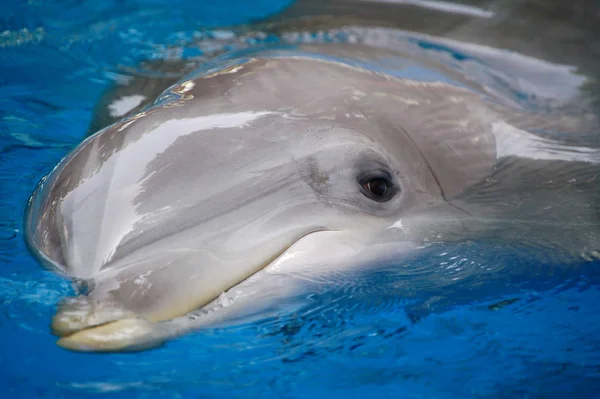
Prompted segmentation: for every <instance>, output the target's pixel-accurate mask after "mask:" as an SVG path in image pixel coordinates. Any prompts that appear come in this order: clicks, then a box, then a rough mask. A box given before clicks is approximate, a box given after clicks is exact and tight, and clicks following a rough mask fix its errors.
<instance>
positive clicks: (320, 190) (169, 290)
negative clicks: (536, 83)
mask: <svg viewBox="0 0 600 399" xmlns="http://www.w3.org/2000/svg"><path fill="white" fill-rule="evenodd" d="M410 62H411V61H410V60H407V58H406V55H405V54H400V53H395V52H393V51H391V50H382V49H371V48H367V47H364V46H360V45H342V44H330V45H313V46H299V47H298V46H284V47H281V48H263V49H258V50H254V51H244V52H241V53H237V54H234V55H227V56H226V57H221V58H219V59H217V60H215V61H214V62H212V63H208V64H207V65H205V66H204V67H202V68H200V69H199V70H197V71H195V72H193V73H192V74H190V75H187V76H186V77H184V78H183V79H181V80H179V81H178V82H176V83H175V84H173V85H171V86H170V87H168V88H166V90H164V91H163V92H162V93H161V94H160V95H158V96H157V97H156V98H155V99H154V101H153V102H152V103H150V104H148V105H145V106H144V107H142V108H141V109H137V110H136V111H135V112H134V113H132V114H128V115H127V116H125V117H124V118H123V119H121V120H119V121H117V122H115V123H113V124H111V125H110V126H108V127H106V128H104V129H102V130H100V131H99V132H97V133H96V134H94V135H92V136H90V137H88V138H87V139H85V140H84V141H83V142H82V143H81V144H80V145H78V146H77V147H76V148H75V149H74V150H73V151H72V152H71V153H70V154H68V155H67V156H66V157H65V158H64V159H63V160H62V161H61V162H60V163H59V164H58V165H57V166H56V167H55V168H54V169H53V170H52V172H51V173H50V174H49V175H48V176H46V177H45V178H43V179H42V181H41V182H40V184H39V186H38V187H37V189H36V191H35V192H34V194H33V195H32V197H31V199H30V203H29V207H28V213H27V216H26V238H27V242H28V246H29V248H30V249H31V250H32V252H33V253H34V254H35V256H37V257H38V259H40V261H41V262H42V263H43V264H44V265H46V266H47V267H50V268H52V269H53V270H56V271H58V272H59V273H62V274H64V275H65V276H68V277H69V278H71V279H73V280H74V281H75V282H76V283H77V287H79V289H80V295H79V296H77V297H75V298H68V299H67V300H65V301H64V302H63V303H62V304H61V305H59V307H58V311H57V313H56V315H55V316H54V317H53V320H52V325H51V327H52V331H53V333H54V334H55V335H57V336H58V337H59V340H58V344H59V345H61V346H63V347H65V348H68V349H72V350H77V351H100V352H102V351H125V350H141V349H146V348H151V347H154V346H157V345H160V344H161V343H163V342H165V341H167V340H168V339H171V338H173V337H176V336H179V335H181V334H183V333H185V332H188V331H191V330H193V329H196V328H199V327H202V326H205V325H210V324H211V323H214V322H216V321H219V320H224V319H226V318H227V317H235V315H236V314H237V313H238V312H240V311H241V309H242V308H246V309H252V308H255V307H257V306H262V305H264V304H265V303H269V302H273V301H277V300H278V298H281V296H282V295H289V294H290V293H294V292H297V291H298V290H299V289H300V288H301V286H302V282H303V281H305V280H306V279H318V278H326V279H327V278H328V279H333V280H335V279H337V278H340V277H339V276H340V273H341V274H343V272H344V271H347V270H364V269H366V268H369V267H375V266H376V265H378V264H381V263H382V262H402V260H403V259H409V258H410V257H411V256H414V254H415V253H416V251H417V250H418V248H422V247H423V245H424V244H425V243H427V242H432V241H436V240H437V241H439V240H460V239H463V238H464V237H472V236H475V235H476V236H479V237H490V238H493V239H510V240H520V241H527V242H531V243H535V244H536V245H538V244H539V245H540V246H541V247H543V248H548V247H552V246H553V245H554V244H556V243H557V245H560V246H561V247H562V248H564V249H565V250H566V252H567V253H570V254H580V253H584V252H585V253H586V254H597V252H595V250H596V249H597V248H596V247H595V245H596V243H597V237H598V223H597V222H598V213H597V212H598V206H597V204H598V202H597V199H598V195H597V194H598V193H597V190H595V187H596V186H597V184H596V176H597V175H598V172H600V168H599V167H598V165H599V162H600V153H599V151H598V150H597V149H595V148H587V147H577V146H573V145H566V144H561V143H559V142H557V141H554V140H552V139H550V138H547V137H544V136H543V135H534V134H533V133H531V132H529V131H526V130H524V129H521V128H519V127H518V126H515V124H513V123H511V122H510V121H511V118H512V119H513V120H518V119H519V118H514V115H515V114H518V111H517V110H510V109H506V107H505V106H503V105H502V104H501V103H499V102H495V101H494V100H493V99H490V98H489V96H486V95H484V93H482V92H480V91H479V90H478V88H477V87H475V86H473V85H472V84H471V83H469V82H467V81H462V82H461V81H453V80H451V79H450V80H446V81H444V79H442V78H441V77H443V76H444V75H443V74H441V73H440V74H437V75H435V74H434V75H432V76H439V77H440V78H439V79H434V78H432V79H430V80H421V81H416V80H411V79H408V78H407V77H405V76H402V74H401V73H400V74H398V73H395V72H394V70H392V69H391V68H388V67H386V66H389V65H394V66H396V67H397V70H402V69H403V66H407V67H408V66H409V64H410ZM520 117H521V118H523V116H522V115H521V116H520ZM583 183H585V187H584V186H582V185H581V184H583ZM588 187H592V188H591V189H590V188H588ZM523 193H525V194H523ZM557 204H558V205H557ZM560 204H563V205H564V204H566V205H564V206H562V207H561V209H562V211H560V212H558V211H556V212H555V211H554V210H555V209H556V208H552V206H555V205H556V206H559V205H560ZM574 204H581V206H575V205H574ZM569 205H570V207H569ZM548 206H549V207H550V208H552V209H553V211H548V209H550V208H548ZM568 209H570V210H568ZM502 223H504V224H502ZM499 226H500V227H499ZM519 226H525V227H522V228H520V227H519ZM532 226H533V227H532ZM569 229H570V230H569ZM566 231H574V232H582V233H581V234H570V235H567V237H566V236H565V232H566ZM588 256H593V255H588ZM240 289H241V291H240ZM232 292H237V293H238V294H239V295H237V296H239V297H240V298H241V299H240V298H238V299H236V303H235V304H234V306H223V304H222V303H221V304H219V303H218V301H219V298H220V297H222V296H223V295H226V293H232ZM224 293H225V294H224ZM215 304H216V305H215ZM211 306H212V308H211ZM198 309H212V310H210V311H206V312H204V313H198ZM194 315H195V316H194ZM198 315H201V316H202V317H197V316H198ZM192 316H194V317H192Z"/></svg>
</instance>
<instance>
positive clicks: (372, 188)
mask: <svg viewBox="0 0 600 399" xmlns="http://www.w3.org/2000/svg"><path fill="white" fill-rule="evenodd" d="M378 175H379V176H372V175H371V176H365V177H363V178H362V179H359V184H360V186H361V190H360V191H361V192H362V193H363V194H364V195H365V196H366V197H367V198H370V199H372V200H374V201H377V202H386V201H389V200H390V199H392V197H393V196H394V195H395V194H396V188H395V187H394V185H393V184H392V181H391V179H390V178H389V177H387V176H381V175H380V174H378Z"/></svg>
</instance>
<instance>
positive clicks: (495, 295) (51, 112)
mask: <svg viewBox="0 0 600 399" xmlns="http://www.w3.org/2000/svg"><path fill="white" fill-rule="evenodd" d="M250 3H252V4H250ZM288 3H289V1H288V0H262V1H254V2H250V1H246V0H222V1H220V2H218V3H217V2H200V1H192V0H188V1H185V0H179V1H171V2H168V4H169V5H168V6H166V5H164V4H167V2H161V1H156V0H155V1H151V0H143V1H142V0H138V1H116V0H114V1H109V0H107V1H89V2H82V1H74V0H71V1H66V0H64V1H56V2H54V3H53V4H51V3H49V2H43V1H39V2H37V1H31V2H16V1H8V0H4V1H2V2H1V9H2V16H0V81H1V84H0V301H1V303H2V307H1V310H2V312H1V313H0V396H1V397H3V398H20V397H53V398H54V397H60V398H62V397H76V398H83V397H96V396H98V395H100V394H103V395H109V396H110V397H123V398H131V397H141V398H146V397H148V398H154V397H174V398H188V397H189V398H212V397H229V398H237V397H240V398H248V397H250V398H254V397H277V398H288V397H289V398H292V397H293V398H301V397H305V398H316V397H336V398H337V397H345V398H355V397H356V398H363V397H374V396H377V397H390V398H452V397H490V398H501V397H510V398H513V397H527V398H530V397H536V398H537V397H544V398H563V397H566V396H567V395H569V396H571V397H577V398H594V397H600V318H599V317H598V314H600V268H599V266H600V263H598V262H596V263H593V262H588V263H581V264H577V265H574V266H572V267H565V268H560V267H559V268H555V267H553V268H547V269H546V268H544V265H543V264H539V263H537V264H536V261H535V259H533V260H532V259H529V260H523V258H517V257H512V256H510V255H506V253H508V250H507V249H506V248H496V247H493V248H486V247H485V243H481V244H479V245H480V246H476V248H477V249H473V246H467V245H464V246H461V245H457V246H456V247H452V248H448V249H446V250H443V251H442V250H440V251H438V252H435V253H432V254H431V256H430V257H428V260H427V262H428V264H429V265H430V266H431V265H437V264H439V265H447V264H449V263H450V264H454V266H455V267H454V268H440V270H443V271H442V272H440V273H442V274H444V273H445V274H444V276H443V277H447V278H452V277H453V276H456V283H454V284H451V285H444V286H443V287H440V286H427V285H426V284H425V285H421V286H418V287H416V288H415V289H413V290H410V289H406V287H410V285H411V283H412V282H411V278H410V276H414V275H417V274H418V272H419V270H421V269H418V268H417V269H415V270H413V271H412V272H411V271H410V270H409V269H404V270H402V269H401V270H398V268H396V269H394V268H390V269H388V270H381V271H379V272H376V273H371V274H369V275H367V276H365V275H362V276H357V279H360V282H359V283H357V284H356V285H354V286H352V287H351V288H348V287H345V286H343V287H333V288H327V289H322V290H317V291H316V292H314V293H312V294H310V295H309V298H308V299H309V303H308V305H306V306H304V307H303V308H302V309H301V310H300V311H298V312H289V313H283V314H280V315H278V316H269V317H264V318H263V319H260V320H258V321H254V322H251V323H247V324H243V325H238V326H234V327H229V328H223V329H209V330H204V331H199V332H197V333H194V334H190V335H187V336H185V337H183V338H180V339H178V340H175V341H173V342H170V343H168V344H167V345H166V346H164V347H162V348H160V349H157V350H153V351H147V352H142V353H136V354H109V355H97V354H81V353H72V352H68V351H66V350H63V349H61V348H59V347H57V346H55V344H54V342H55V338H54V337H53V336H52V335H51V334H50V332H49V328H48V324H49V320H50V318H51V316H52V314H53V311H54V309H55V305H56V303H57V302H58V301H59V300H60V298H62V297H64V296H67V295H71V294H72V289H71V286H70V283H69V282H68V281H66V280H64V279H63V278H61V277H59V276H57V275H55V274H53V273H51V272H49V271H45V270H43V269H42V268H41V267H40V266H39V265H38V264H37V263H36V261H35V260H34V259H33V258H32V257H31V256H30V255H29V254H28V252H27V251H26V248H25V245H24V241H23V234H22V218H23V213H24V209H25V206H26V203H27V200H28V197H29V195H30V194H31V192H32V190H33V188H34V187H35V185H36V183H37V181H38V180H39V179H40V178H41V177H42V176H43V175H44V174H46V173H47V172H48V171H49V170H51V168H52V167H53V166H54V165H55V164H56V163H57V162H58V161H59V160H60V158H61V157H62V156H64V155H65V154H66V153H67V152H68V151H69V150H70V149H72V148H73V147H74V146H75V145H76V144H77V143H78V142H79V141H80V140H81V139H82V137H83V136H84V134H85V132H86V130H87V128H88V125H89V122H90V119H91V117H92V111H93V108H94V106H95V104H96V101H97V99H98V97H99V96H100V95H101V94H102V92H103V91H104V90H105V89H106V87H107V86H108V85H109V84H110V83H111V82H113V81H114V80H115V79H118V78H119V76H121V75H122V74H123V72H122V71H123V70H124V69H123V68H125V67H131V68H135V67H136V66H137V65H138V63H139V62H140V61H142V60H148V59H161V58H166V57H169V56H172V54H173V51H175V50H173V48H175V49H176V51H177V52H178V53H177V54H178V55H179V56H184V57H186V56H199V55H202V53H203V52H204V51H206V50H205V49H199V48H198V47H196V46H192V45H189V43H191V42H192V40H193V39H194V38H198V37H200V36H202V37H204V36H210V37H212V38H214V39H222V38H223V37H227V35H228V34H227V33H226V31H220V30H217V31H216V32H215V33H211V34H206V33H201V32H204V30H205V29H213V30H214V29H216V28H220V29H225V28H226V27H228V26H231V25H239V24H242V23H245V22H251V21H254V20H256V19H259V18H262V17H265V16H267V15H270V14H273V13H275V12H277V11H279V10H281V9H283V8H284V7H285V6H287V5H288ZM203 35H204V36H203ZM211 35H212V36H211ZM210 37H209V39H210ZM260 40H267V41H268V40H270V39H269V38H268V37H266V38H265V37H261V39H260ZM217 43H221V42H219V41H218V40H217ZM440 46H441V45H440ZM467 61H468V58H467V57H458V58H457V57H454V59H453V61H452V62H454V63H460V62H467ZM415 74H417V72H415ZM519 100H520V98H519V95H518V93H517V94H515V101H519ZM475 252H477V253H478V254H480V253H485V254H486V255H485V256H483V257H482V256H480V255H478V254H474V253H475ZM457 259H458V261H457ZM461 262H462V263H461ZM486 262H487V263H490V264H496V265H498V264H501V267H500V268H497V269H494V268H493V267H492V269H494V270H497V273H490V272H484V271H483V270H488V271H489V268H487V269H486V267H485V265H486V264H487V263H486ZM527 262H530V263H527ZM463 263H464V265H463ZM467 264H468V265H470V267H480V268H481V270H482V272H481V273H479V274H477V273H469V274H468V275H467V274H461V273H460V272H459V271H460V270H461V269H462V268H463V267H467V266H468V265H467ZM459 266H460V267H459ZM511 269H519V270H528V269H531V270H537V272H536V273H532V274H531V275H530V274H527V273H521V274H511V273H507V274H506V275H504V274H502V273H504V272H505V271H506V270H511ZM540 270H541V271H540ZM403 273H404V274H403ZM453 273H455V274H453ZM502 301H504V302H502ZM499 303H502V304H501V305H498V304H499Z"/></svg>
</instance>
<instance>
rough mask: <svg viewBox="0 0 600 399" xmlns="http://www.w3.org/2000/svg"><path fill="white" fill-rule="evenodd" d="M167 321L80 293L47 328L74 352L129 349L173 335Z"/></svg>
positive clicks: (174, 330)
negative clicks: (147, 316)
mask: <svg viewBox="0 0 600 399" xmlns="http://www.w3.org/2000/svg"><path fill="white" fill-rule="evenodd" d="M323 231H336V230H331V229H326V228H318V229H315V230H311V231H309V232H307V233H305V234H302V235H301V236H299V237H298V238H296V239H295V240H293V241H292V242H291V243H290V244H288V245H286V246H285V247H284V248H283V249H282V250H281V251H279V252H277V253H276V254H275V255H274V256H272V257H271V258H269V259H268V260H267V261H266V262H264V263H263V264H262V265H261V267H260V268H258V269H257V270H256V271H254V272H253V273H251V274H249V275H247V276H245V277H244V278H242V279H240V281H238V282H237V283H236V284H234V285H233V286H231V287H229V288H226V289H224V290H223V292H227V291H228V290H230V289H231V288H233V287H235V286H237V285H239V284H241V283H242V282H244V281H246V280H247V279H249V278H250V277H252V276H254V275H255V274H257V273H259V272H260V271H262V270H264V269H265V268H266V267H268V266H269V265H271V264H272V263H273V262H275V261H276V260H277V259H278V258H280V257H281V256H282V255H283V254H285V253H286V251H288V250H289V249H290V248H291V247H292V246H293V245H294V244H296V243H297V242H299V241H300V240H301V239H303V238H305V237H307V236H309V235H311V234H314V233H318V232H323ZM217 298H218V297H216V298H214V299H213V300H211V301H209V302H207V303H204V304H200V305H199V306H198V308H197V309H201V308H202V307H204V306H206V305H208V304H210V303H211V302H212V301H214V300H215V299H217ZM180 316H184V314H180V315H175V316H174V318H176V317H180ZM169 321H172V319H167V320H164V321H151V320H148V319H147V318H144V317H143V316H141V315H139V314H137V313H135V312H132V311H129V310H126V309H125V308H124V307H123V306H122V305H120V304H118V303H117V302H115V301H111V300H95V299H92V298H90V297H88V296H83V297H75V298H67V299H65V300H64V301H63V303H61V304H60V305H59V307H58V310H57V312H56V314H55V315H54V317H53V318H52V322H51V325H50V329H51V331H52V334H53V335H55V336H57V337H58V338H59V339H58V341H57V345H58V346H60V347H62V348H65V349H69V350H73V351H78V352H131V351H141V350H147V349H152V348H156V347H159V346H161V345H162V344H163V343H164V342H165V341H166V340H167V339H169V338H173V337H174V336H176V335H177V334H178V331H177V330H178V329H179V328H178V327H177V328H176V326H175V324H173V323H169ZM171 324H173V325H171Z"/></svg>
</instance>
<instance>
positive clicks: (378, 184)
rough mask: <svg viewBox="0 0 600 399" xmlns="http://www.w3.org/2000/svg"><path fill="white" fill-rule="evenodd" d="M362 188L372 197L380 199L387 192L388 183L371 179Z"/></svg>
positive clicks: (383, 180)
mask: <svg viewBox="0 0 600 399" xmlns="http://www.w3.org/2000/svg"><path fill="white" fill-rule="evenodd" d="M363 187H364V188H365V189H366V190H367V191H369V192H370V193H371V194H373V196H375V197H380V198H382V197H384V196H385V193H386V192H387V190H388V182H387V181H386V180H385V179H371V180H369V181H368V182H366V183H364V184H363Z"/></svg>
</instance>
